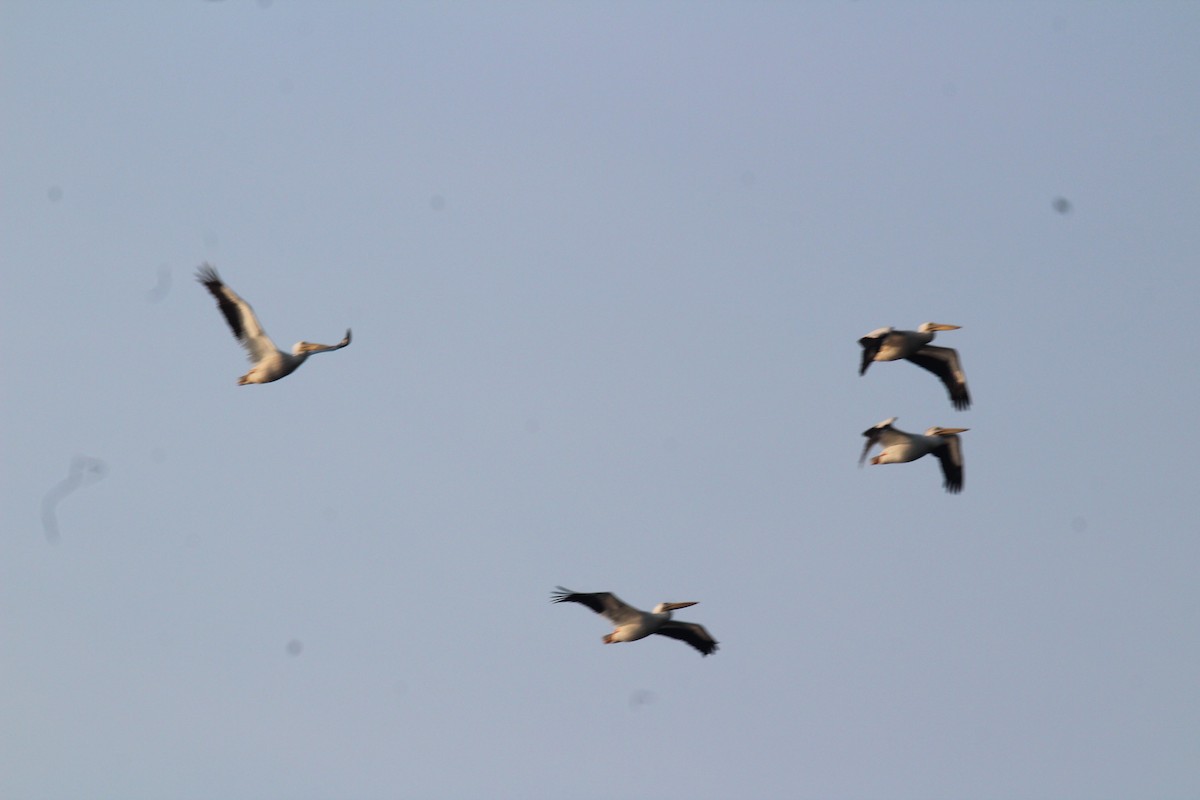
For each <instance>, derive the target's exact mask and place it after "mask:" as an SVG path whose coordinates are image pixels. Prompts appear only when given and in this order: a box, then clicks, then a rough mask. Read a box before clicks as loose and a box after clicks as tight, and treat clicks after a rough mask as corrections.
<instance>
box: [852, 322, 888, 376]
mask: <svg viewBox="0 0 1200 800" xmlns="http://www.w3.org/2000/svg"><path fill="white" fill-rule="evenodd" d="M891 333H892V329H891V328H877V329H876V330H873V331H871V332H870V333H868V334H867V335H866V336H864V337H862V338H861V339H859V340H858V343H859V344H860V345H862V349H863V351H862V363H861V364H859V367H858V374H859V375H866V374H867V367H869V366H871V362H872V361H874V360H875V356H877V355H879V348H881V347H883V343H884V342H885V341H887V337H888V336H889V335H891Z"/></svg>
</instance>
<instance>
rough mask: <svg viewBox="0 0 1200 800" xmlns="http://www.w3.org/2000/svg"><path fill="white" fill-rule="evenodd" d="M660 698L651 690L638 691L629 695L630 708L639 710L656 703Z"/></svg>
mask: <svg viewBox="0 0 1200 800" xmlns="http://www.w3.org/2000/svg"><path fill="white" fill-rule="evenodd" d="M657 699H658V698H657V697H656V696H655V694H654V692H652V691H650V690H649V689H637V690H635V691H633V692H631V693H630V694H629V707H630V708H639V707H641V706H648V705H651V704H653V703H654V701H655V700H657Z"/></svg>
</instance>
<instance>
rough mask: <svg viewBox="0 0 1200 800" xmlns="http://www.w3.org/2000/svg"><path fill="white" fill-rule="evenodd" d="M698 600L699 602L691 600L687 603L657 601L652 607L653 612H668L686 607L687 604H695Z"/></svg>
mask: <svg viewBox="0 0 1200 800" xmlns="http://www.w3.org/2000/svg"><path fill="white" fill-rule="evenodd" d="M698 602H700V601H698V600H692V601H690V602H687V603H659V604H658V605H656V606H655V607H654V613H655V614H670V613H671V612H672V611H674V610H675V609H677V608H687V607H688V606H694V605H696V603H698Z"/></svg>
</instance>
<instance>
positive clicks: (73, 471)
mask: <svg viewBox="0 0 1200 800" xmlns="http://www.w3.org/2000/svg"><path fill="white" fill-rule="evenodd" d="M107 473H108V465H106V464H105V463H104V462H103V461H101V460H100V459H98V458H91V457H89V456H75V458H73V459H71V468H70V471H69V472H68V473H67V477H65V478H63V479H62V480H61V481H59V482H58V484H57V485H55V486H54V487H53V488H52V489H50V491H48V492H46V496H45V497H43V498H42V530H44V531H45V532H46V540H47V541H48V542H50V544H57V543H58V540H59V538H61V537H60V533H59V529H58V504H59V503H60V502H61V501H62V500H63V498H65V497H66V496H67V495H69V494H71V493H72V492H74V491H75V490H76V489H78V488H79V487H80V486H85V485H87V484H89V483H95V482H96V481H98V480H101V479H103V478H104V476H105V475H106V474H107Z"/></svg>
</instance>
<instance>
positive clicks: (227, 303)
mask: <svg viewBox="0 0 1200 800" xmlns="http://www.w3.org/2000/svg"><path fill="white" fill-rule="evenodd" d="M196 280H197V281H198V282H200V283H201V284H203V285H204V288H206V289H208V291H209V292H210V293H211V294H212V296H213V297H214V298H216V301H217V307H218V308H219V309H220V310H221V313H222V314H223V315H224V317H225V321H226V322H227V323H228V324H229V327H230V329H231V330H232V331H233V335H234V337H235V338H236V339H237V340H238V342H239V343H241V345H242V347H244V348H245V349H246V354H247V356H248V358H249V359H250V363H251V364H252V365H253V366H252V367H251V368H250V371H249V372H247V373H246V374H245V375H243V376H242V377H240V378H238V385H239V386H244V385H246V384H249V383H270V382H271V381H277V380H279V379H280V378H284V377H286V376H288V375H291V374H292V373H293V372H295V371H296V370H297V369H298V368H299V367H300V365H301V364H303V363H304V361H305V359H307V358H308V357H309V356H310V355H312V354H313V353H328V352H331V351H334V350H341V349H342V348H343V347H346V346H347V345H349V344H350V330H349V329H347V330H346V336H345V338H343V339H342V340H341V341H340V342H338V343H337V344H333V345H328V344H313V343H312V342H303V341H301V342H297V343H296V344H295V345H294V346H293V347H292V352H290V353H285V352H284V351H282V350H280V349H279V348H278V347H276V346H275V343H274V342H273V341H271V337H269V336H267V333H266V331H264V330H263V327H262V325H261V324H259V321H258V317H256V316H255V314H254V309H253V308H251V307H250V304H249V303H247V302H246V301H245V300H243V299H242V298H241V297H239V296H238V294H237V293H236V292H235V291H233V289H231V288H229V286H227V285H226V284H225V282H224V281H222V280H221V277H220V276H219V275H218V274H217V271H216V270H215V269H214V268H213V267H212V266H211V265H209V264H204V265H202V266H201V267H200V268H199V269H198V270H197V272H196ZM958 327H959V326H958V325H942V324H939V323H936V322H926V323H924V324H922V325H921V326H920V327H918V328H917V329H916V330H915V331H899V330H895V329H893V328H879V329H878V330H874V331H871V332H870V333H868V334H867V335H866V336H864V337H862V338H861V339H859V340H858V343H859V344H860V345H862V348H863V352H862V364H861V366H860V367H859V370H858V374H859V375H864V374H866V372H867V368H868V367H870V366H871V364H872V362H875V361H900V360H905V361H911V362H912V363H914V364H916V365H917V366H919V367H923V368H924V369H927V370H929V371H930V372H932V373H933V374H934V375H937V376H938V378H939V379H941V381H942V383H943V384H944V385H945V387H946V390H947V391H948V392H949V393H950V402H951V403H953V404H954V407H955V408H956V409H958V410H960V411H962V410H965V409H967V408H969V407H970V405H971V396H970V394H968V392H967V379H966V376H965V375H964V374H963V370H962V365H961V364H960V363H959V360H958V353H957V351H955V350H953V349H951V348H949V347H935V346H933V345H932V344H930V342H932V341H933V337H934V335H935V334H936V333H937V331H951V330H957V329H958ZM895 421H896V417H891V418H889V419H885V420H884V421H883V422H880V423H879V424H877V425H874V426H872V427H870V428H868V429H867V430H865V431H863V436H865V437H867V443H866V446H865V447H864V448H863V452H862V456H861V457H860V458H859V464H860V465H861V464H862V463H863V461H865V460H866V457H867V453H868V452H870V450H871V448H872V447H874V446H875V445H876V444H882V445H883V449H882V450H881V451H880V453H879V455H877V456H875V457H874V458H872V459H871V463H872V464H904V463H907V462H909V461H916V460H917V459H918V458H921V457H922V456H927V455H930V454H933V455H934V456H936V457H937V459H938V461H940V462H941V465H942V475H943V476H944V478H945V481H944V484H943V485H944V486H945V488H946V491H948V492H955V493H956V492H960V491H962V487H963V459H962V446H961V444H960V443H959V439H958V434H960V433H963V432H964V431H966V430H967V429H966V428H941V427H936V426H935V427H932V428H930V429H928V430H927V431H925V433H924V435H921V434H916V433H907V432H905V431H902V430H900V429H899V428H896V427H894V426H893V425H892V423H894V422H895ZM551 602H554V603H579V604H580V605H583V606H587V607H588V608H590V609H591V610H592V611H595V612H596V613H597V614H601V615H603V616H605V617H607V618H608V620H609V621H610V622H612V623H613V625H614V626H615V628H614V629H613V632H612V633H610V634H607V635H606V636H605V637H604V643H605V644H613V643H616V642H635V641H637V640H638V639H645V638H646V637H647V636H650V635H653V634H657V635H659V636H667V637H669V638H671V639H678V640H680V641H682V642H686V643H687V644H689V645H691V646H692V647H694V648H695V649H696V650H698V651H700V654H701V655H705V656H707V655H710V654H712V653H715V652H716V651H717V640H716V639H714V638H713V637H712V634H710V633H709V632H708V631H707V630H706V629H705V628H704V626H703V625H700V624H699V623H695V622H681V621H678V620H675V619H672V616H671V612H673V611H675V610H677V609H680V608H687V607H689V606H694V605H696V602H695V601H690V602H686V603H659V604H658V605H657V606H655V607H654V609H653V610H652V611H642V610H641V609H638V608H634V607H633V606H631V605H629V604H628V603H625V602H624V601H622V600H621V599H620V598H619V597H617V596H616V595H615V594H613V593H611V592H573V591H571V590H570V589H564V588H563V587H561V586H559V587H558V588H557V590H556V591H555V592H554V593H553V594H552V595H551Z"/></svg>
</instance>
